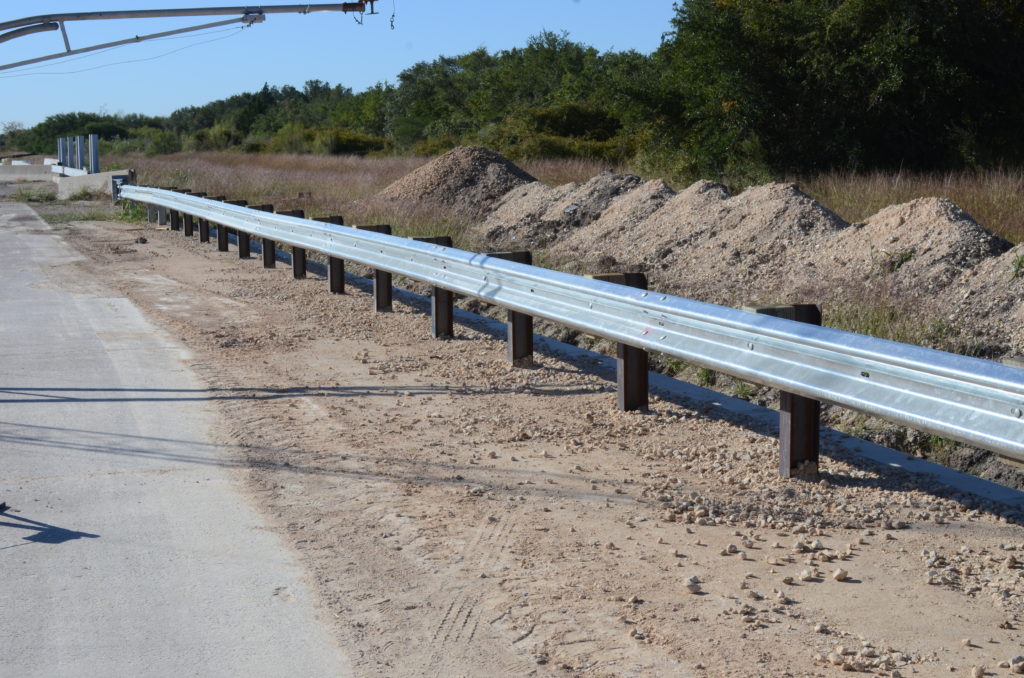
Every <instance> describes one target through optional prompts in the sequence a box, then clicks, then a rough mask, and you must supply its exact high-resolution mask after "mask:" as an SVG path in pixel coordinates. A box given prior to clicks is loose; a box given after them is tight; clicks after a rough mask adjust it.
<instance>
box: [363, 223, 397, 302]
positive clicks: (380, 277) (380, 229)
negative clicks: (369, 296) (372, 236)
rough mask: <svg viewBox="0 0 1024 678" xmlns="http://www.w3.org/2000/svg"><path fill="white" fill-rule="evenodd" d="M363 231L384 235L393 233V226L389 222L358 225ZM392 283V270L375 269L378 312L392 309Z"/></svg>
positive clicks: (374, 285) (375, 299)
mask: <svg viewBox="0 0 1024 678" xmlns="http://www.w3.org/2000/svg"><path fill="white" fill-rule="evenodd" d="M356 228H358V229H359V230H361V231H373V232H374V233H383V234H384V235H391V226H389V225H387V224H381V225H379V226H356ZM392 296H393V293H392V283H391V271H381V270H379V269H374V271H373V302H374V309H375V310H376V311H377V312H378V313H385V312H387V311H390V310H391V301H392Z"/></svg>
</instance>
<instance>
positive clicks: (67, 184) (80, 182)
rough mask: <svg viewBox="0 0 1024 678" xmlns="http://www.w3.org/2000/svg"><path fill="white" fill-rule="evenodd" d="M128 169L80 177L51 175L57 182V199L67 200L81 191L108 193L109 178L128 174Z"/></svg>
mask: <svg viewBox="0 0 1024 678" xmlns="http://www.w3.org/2000/svg"><path fill="white" fill-rule="evenodd" d="M130 171H131V170H114V171H113V172H100V173H99V174H86V175H84V176H80V177H58V176H56V175H53V180H54V181H55V182H57V200H67V199H68V198H70V197H71V196H73V195H75V194H76V193H81V192H82V191H91V192H93V193H104V194H106V195H110V178H111V177H115V176H119V175H124V174H128V173H129V172H130Z"/></svg>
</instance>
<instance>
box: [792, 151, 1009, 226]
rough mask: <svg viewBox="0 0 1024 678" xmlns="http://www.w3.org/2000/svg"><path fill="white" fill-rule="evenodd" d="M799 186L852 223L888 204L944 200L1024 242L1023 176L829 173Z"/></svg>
mask: <svg viewBox="0 0 1024 678" xmlns="http://www.w3.org/2000/svg"><path fill="white" fill-rule="evenodd" d="M794 181H795V182H796V183H798V184H800V186H801V188H803V190H804V191H806V192H807V193H808V194H810V195H811V196H813V197H814V198H815V199H817V200H818V202H820V203H822V204H823V205H828V206H829V208H830V209H832V211H834V212H836V213H837V214H839V215H841V216H842V217H843V218H844V219H846V220H847V221H863V220H864V219H866V218H867V217H869V216H871V215H872V214H875V213H876V212H878V211H879V210H880V209H882V208H883V207H886V206H888V205H898V204H900V203H904V202H908V201H910V200H913V199H914V198H920V197H924V196H941V197H943V198H949V199H950V200H952V201H953V202H955V203H956V204H957V205H959V206H960V207H962V208H963V209H964V210H966V211H967V212H968V213H969V214H970V215H971V216H972V217H974V218H975V219H976V220H977V221H978V223H980V224H982V225H983V226H985V227H986V228H988V229H989V230H990V231H992V232H994V233H995V234H996V235H1000V236H1002V237H1004V238H1006V239H1007V240H1009V241H1010V242H1012V243H1014V244H1017V243H1020V242H1022V241H1024V172H1022V171H1021V170H1003V169H995V170H978V171H964V172H947V173H914V172H898V173H896V174H893V173H889V172H870V173H867V174H855V173H850V172H827V173H825V174H819V175H816V176H810V177H801V178H796V179H794Z"/></svg>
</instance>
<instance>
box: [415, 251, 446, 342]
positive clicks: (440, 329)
mask: <svg viewBox="0 0 1024 678" xmlns="http://www.w3.org/2000/svg"><path fill="white" fill-rule="evenodd" d="M413 240H418V241H420V242H425V243H430V244H431V245H440V246H441V247H451V246H452V239H451V236H448V235H437V236H426V237H418V238H413ZM454 306H455V295H454V294H452V292H451V290H446V289H444V288H443V287H438V286H437V285H434V286H433V287H432V288H431V291H430V336H432V337H434V338H435V339H451V338H452V337H454V336H455V317H454V316H455V309H454Z"/></svg>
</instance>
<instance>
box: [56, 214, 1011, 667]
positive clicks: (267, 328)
mask: <svg viewBox="0 0 1024 678" xmlns="http://www.w3.org/2000/svg"><path fill="white" fill-rule="evenodd" d="M57 228H61V229H63V230H64V233H65V237H66V239H67V241H68V242H69V243H71V244H72V245H73V246H74V247H76V248H77V249H78V250H79V251H80V252H82V254H83V255H84V256H85V260H84V261H82V262H79V263H76V264H74V266H76V267H79V268H80V269H81V270H82V271H83V272H86V273H88V274H90V275H94V276H96V277H98V278H100V279H101V280H103V281H104V282H105V283H106V284H108V285H110V286H111V287H113V288H114V289H117V290H119V291H120V292H121V293H122V294H124V295H125V296H126V297H128V298H130V299H132V300H133V301H134V302H135V303H136V304H137V305H138V306H139V307H140V308H142V309H143V311H144V312H145V313H146V314H147V315H148V316H149V317H150V318H151V319H152V320H153V321H155V322H156V323H158V324H160V325H161V326H163V327H165V328H167V329H169V330H170V331H171V332H172V333H173V334H174V335H175V336H177V337H178V338H179V339H180V340H181V341H182V342H183V343H184V344H186V345H187V346H188V347H189V348H190V349H191V351H192V355H193V359H192V362H191V364H190V365H189V367H190V368H191V369H193V370H194V371H195V372H196V373H197V374H198V376H199V377H200V378H201V379H202V380H204V381H205V382H206V384H207V385H208V387H209V389H210V393H209V399H208V400H205V401H202V402H199V403H197V404H196V406H197V407H212V408H216V411H217V413H218V414H219V416H220V420H221V425H220V427H219V430H218V431H217V432H216V434H217V438H218V439H219V441H220V442H221V443H223V444H224V445H225V446H227V447H229V448H230V449H231V450H232V451H233V454H235V455H236V458H237V460H238V465H239V467H240V469H241V471H240V472H241V473H242V474H243V476H244V479H245V482H246V484H247V485H248V487H249V489H250V490H251V493H252V496H253V500H254V502H255V503H256V504H257V505H258V506H259V507H260V508H261V510H262V511H263V512H264V513H265V515H266V516H267V518H268V521H269V522H270V524H271V525H273V528H274V529H276V530H278V531H280V533H281V534H282V535H283V536H284V537H285V538H286V540H287V541H288V543H290V544H291V545H292V546H293V547H294V548H295V549H296V551H297V552H298V553H299V554H300V557H301V559H302V561H303V563H304V565H305V567H306V568H307V571H308V573H309V577H310V581H311V583H312V585H313V586H314V587H315V589H316V591H317V592H318V594H319V596H320V600H321V603H322V617H323V619H324V620H325V622H326V623H328V624H330V625H331V627H332V628H333V630H334V632H335V634H336V635H337V638H338V640H339V642H340V643H341V644H342V645H343V646H344V647H346V648H347V649H348V651H349V654H350V656H351V657H352V659H353V662H354V664H355V665H356V670H357V673H358V674H359V675H363V676H399V677H401V676H410V677H411V676H494V675H501V676H505V675H508V676H520V675H522V676H526V675H537V676H548V675H580V676H689V675H693V676H830V675H838V674H839V672H840V671H841V670H842V668H843V667H844V665H845V668H847V669H848V670H849V669H855V670H862V671H864V672H866V673H867V674H869V675H904V676H907V675H911V674H916V675H927V676H931V675H971V671H972V667H975V666H983V667H985V668H986V669H987V670H988V671H991V672H998V673H1001V674H1003V673H1007V672H1008V669H1005V668H1004V669H1000V668H997V665H998V663H999V662H1001V661H1006V660H1009V659H1011V658H1013V657H1016V656H1017V655H1020V654H1024V649H1022V643H1024V636H1022V634H1021V632H1020V631H1019V623H1020V615H1021V612H1022V604H1024V579H1022V577H1024V569H1022V566H1021V563H1020V562H1018V559H1021V560H1024V532H1022V530H1021V528H1020V527H1019V526H1018V525H1014V524H1012V523H1007V522H1005V521H1004V520H1002V519H1000V517H999V516H998V515H994V514H993V513H991V512H989V511H986V510H983V508H981V507H980V506H978V507H972V506H971V505H970V503H969V502H967V503H965V502H964V501H963V500H962V499H960V498H948V497H943V496H938V495H937V494H936V493H934V492H930V491H928V490H926V489H923V488H921V487H919V486H916V485H915V484H914V480H913V479H912V478H909V477H902V476H897V475H893V474H891V473H885V474H879V473H878V472H876V471H875V470H874V469H871V468H869V467H862V466H859V465H857V464H855V463H853V460H843V459H842V458H827V459H825V460H824V471H825V475H824V479H823V481H822V482H820V483H806V482H801V481H784V480H781V479H779V478H777V477H775V473H774V468H775V465H776V462H775V459H776V455H777V449H776V442H775V441H774V440H773V439H771V438H767V437H763V436H760V435H758V434H756V433H753V432H751V431H749V430H747V429H745V428H743V427H742V426H740V425H738V424H733V423H730V422H724V421H720V420H712V419H709V418H707V417H705V415H704V414H703V406H702V405H701V404H694V403H681V402H670V401H667V400H663V399H660V398H657V397H656V398H655V399H654V400H653V403H652V411H651V413H649V414H625V413H620V412H617V411H616V410H615V409H614V404H615V403H614V383H613V382H609V381H608V380H607V379H606V378H605V377H604V376H601V375H599V374H596V373H595V372H594V370H593V366H592V365H591V364H588V363H587V362H586V361H579V360H577V361H575V362H574V361H572V360H570V359H568V358H566V357H565V356H559V355H540V356H538V358H537V360H536V362H535V364H534V365H533V366H532V367H528V368H513V367H511V366H510V365H508V364H507V363H506V360H505V346H504V344H503V342H502V341H501V340H500V337H496V336H494V335H493V334H492V333H491V331H490V330H489V329H488V326H487V325H484V324H482V323H481V324H479V325H460V326H457V337H456V338H455V339H454V340H451V341H434V340H431V339H430V337H429V316H428V315H426V313H425V311H426V309H427V306H428V304H427V303H426V302H425V301H423V302H417V303H412V304H405V303H401V302H399V303H396V305H395V310H394V312H393V313H388V314H375V313H373V312H372V310H371V309H372V300H371V297H370V295H369V294H368V292H367V291H366V288H365V286H363V287H360V286H357V285H355V284H354V281H350V283H349V285H348V292H349V293H348V294H345V295H331V294H329V292H328V290H327V285H326V282H325V281H324V280H323V279H319V278H317V277H316V276H311V277H310V278H309V279H307V280H304V281H293V280H292V279H291V273H290V270H288V268H287V267H285V266H282V265H280V264H279V267H278V268H277V269H275V270H265V269H263V268H262V267H261V265H260V264H259V262H258V260H257V259H255V258H254V259H252V260H248V261H239V260H238V258H237V253H236V252H235V251H234V248H232V252H231V253H229V254H223V253H218V252H217V251H216V249H215V247H213V246H212V245H200V244H199V243H198V242H197V241H195V240H189V239H186V238H184V237H183V236H182V235H181V234H180V233H172V232H169V231H167V230H161V229H157V228H155V227H150V226H145V227H140V226H139V225H131V224H123V223H111V222H71V223H69V224H67V225H62V226H58V227H57ZM140 228H141V230H139V229H140ZM837 570H844V571H845V572H846V573H847V576H846V577H841V578H840V579H842V580H841V581H840V580H838V579H837V578H834V577H833V575H834V573H835V572H836V571H837ZM694 577H695V578H696V580H697V581H698V582H699V586H698V587H695V588H697V589H699V590H698V591H697V592H696V593H692V592H690V591H688V590H687V583H688V582H689V581H691V578H694ZM964 640H969V642H967V643H965V642H963V641H964Z"/></svg>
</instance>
